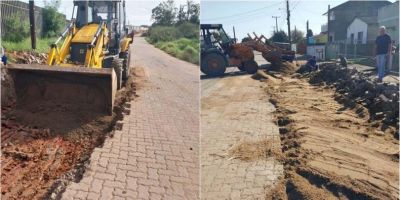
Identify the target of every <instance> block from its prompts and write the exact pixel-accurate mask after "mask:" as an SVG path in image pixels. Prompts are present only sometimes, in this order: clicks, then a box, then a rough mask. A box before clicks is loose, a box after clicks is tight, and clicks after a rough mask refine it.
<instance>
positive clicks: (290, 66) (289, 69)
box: [268, 62, 298, 74]
mask: <svg viewBox="0 0 400 200" xmlns="http://www.w3.org/2000/svg"><path fill="white" fill-rule="evenodd" d="M297 68H298V67H297V66H296V64H295V63H291V62H281V63H280V64H274V65H271V67H270V68H268V70H269V71H275V72H280V73H283V74H293V73H294V72H295V71H296V70H297Z"/></svg>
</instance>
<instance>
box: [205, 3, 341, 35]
mask: <svg viewBox="0 0 400 200" xmlns="http://www.w3.org/2000/svg"><path fill="white" fill-rule="evenodd" d="M344 2H346V1H345V0H336V1H331V0H330V1H322V0H320V1H310V0H289V9H290V28H291V30H294V28H295V27H296V29H297V30H301V31H303V32H304V33H305V32H306V29H307V28H306V27H307V26H306V22H307V20H308V21H309V28H310V29H311V30H312V31H313V33H314V34H318V33H320V32H321V25H323V24H325V23H326V22H327V21H328V18H327V16H326V15H323V14H324V13H325V12H327V10H328V4H330V6H331V8H333V7H335V6H337V5H339V4H342V3H344ZM273 16H276V17H279V18H278V29H282V30H284V31H285V32H286V33H287V30H288V26H287V21H286V1H284V0H280V1H277V0H268V1H265V0H264V1H230V2H227V1H210V0H203V1H201V14H200V20H201V23H205V24H207V23H210V24H211V23H220V24H223V27H224V29H225V31H226V32H227V33H228V34H229V35H230V36H231V37H233V28H232V27H233V26H235V33H236V37H237V38H238V39H242V38H243V37H246V36H247V33H250V34H251V35H252V36H253V34H252V32H253V31H254V32H255V33H257V34H258V35H260V34H264V35H265V36H266V37H268V38H269V37H270V36H271V35H272V32H273V31H274V29H275V24H276V21H275V18H273Z"/></svg>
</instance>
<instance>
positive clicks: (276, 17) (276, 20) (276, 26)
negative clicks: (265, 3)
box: [272, 16, 280, 32]
mask: <svg viewBox="0 0 400 200" xmlns="http://www.w3.org/2000/svg"><path fill="white" fill-rule="evenodd" d="M272 18H275V24H276V25H275V28H276V29H275V30H276V32H278V18H280V16H272Z"/></svg>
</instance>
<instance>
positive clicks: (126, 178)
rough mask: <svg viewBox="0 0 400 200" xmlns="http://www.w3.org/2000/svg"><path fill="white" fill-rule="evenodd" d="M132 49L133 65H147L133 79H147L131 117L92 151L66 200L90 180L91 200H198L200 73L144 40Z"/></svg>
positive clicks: (127, 116)
mask: <svg viewBox="0 0 400 200" xmlns="http://www.w3.org/2000/svg"><path fill="white" fill-rule="evenodd" d="M132 46H133V47H132V49H131V53H132V55H135V56H134V57H133V58H134V60H133V63H135V66H134V67H141V68H142V67H143V69H144V71H145V76H144V77H135V78H137V80H138V79H144V80H142V81H140V84H141V85H140V86H139V87H138V88H139V89H138V90H137V91H136V94H137V97H136V98H135V99H134V100H133V101H131V102H128V103H127V107H129V110H130V114H129V115H127V114H124V118H123V120H121V121H119V122H118V123H121V124H122V129H121V130H115V131H114V132H113V134H114V135H113V137H110V138H106V140H105V142H104V144H103V146H102V147H99V148H95V149H94V151H93V153H92V156H91V158H90V161H91V163H90V165H89V167H88V169H86V172H85V174H84V177H85V178H84V179H83V181H81V182H79V183H76V184H70V185H69V186H68V187H67V190H66V192H65V193H64V194H63V197H62V199H71V198H70V197H74V195H76V194H77V192H78V191H82V189H81V190H79V189H80V188H84V187H82V186H83V184H88V182H91V183H89V184H88V191H89V192H88V194H87V198H88V199H89V197H90V198H92V199H107V200H110V199H118V198H123V199H135V200H136V199H149V198H150V199H173V200H178V199H198V196H199V191H198V186H199V178H198V176H199V154H198V150H199V128H200V127H199V101H198V99H199V81H198V77H199V69H198V67H197V66H195V65H192V64H189V63H186V62H183V61H180V60H178V59H175V58H172V57H171V56H169V55H168V54H166V53H163V52H161V51H160V50H158V49H155V48H154V47H153V46H151V45H149V44H147V43H146V42H145V41H144V39H143V38H135V44H134V45H132ZM172 176H173V177H174V178H172V179H174V180H175V181H178V182H182V183H185V184H186V185H190V186H192V190H187V191H185V190H184V189H183V186H182V183H178V182H173V181H172V180H171V177H172ZM193 188H197V190H194V189H193ZM125 190H126V194H123V192H122V191H125Z"/></svg>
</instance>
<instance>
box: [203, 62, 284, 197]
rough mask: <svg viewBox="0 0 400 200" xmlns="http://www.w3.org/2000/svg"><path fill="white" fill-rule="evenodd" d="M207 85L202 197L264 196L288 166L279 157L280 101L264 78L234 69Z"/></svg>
mask: <svg viewBox="0 0 400 200" xmlns="http://www.w3.org/2000/svg"><path fill="white" fill-rule="evenodd" d="M229 70H230V71H231V70H236V69H233V68H230V69H229ZM238 74H239V75H238ZM201 86H202V87H201V191H202V192H201V198H202V199H264V198H265V195H266V192H267V191H269V190H270V189H271V188H272V185H273V184H274V183H276V182H277V179H278V177H279V176H281V175H282V174H283V167H282V165H281V164H280V163H279V162H278V161H277V160H276V158H275V155H276V154H279V151H280V139H279V132H278V128H277V126H276V125H275V124H274V123H273V119H272V116H273V114H272V112H273V111H274V107H273V106H272V104H271V103H269V102H268V100H267V99H268V98H267V96H266V94H265V92H264V90H263V89H262V87H261V86H262V84H261V83H260V82H259V81H257V80H253V79H252V78H251V77H250V75H247V74H241V73H231V74H230V75H226V76H225V77H223V78H207V79H203V80H201Z"/></svg>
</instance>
